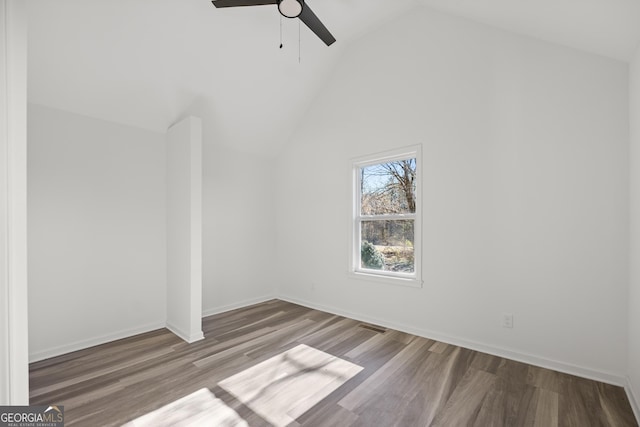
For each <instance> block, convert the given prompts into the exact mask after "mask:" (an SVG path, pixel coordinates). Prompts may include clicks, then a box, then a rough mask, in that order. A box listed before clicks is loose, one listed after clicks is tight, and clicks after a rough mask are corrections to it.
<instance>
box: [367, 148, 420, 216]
mask: <svg viewBox="0 0 640 427" xmlns="http://www.w3.org/2000/svg"><path fill="white" fill-rule="evenodd" d="M360 193H361V195H362V198H361V200H360V206H361V214H362V215H383V214H403V213H415V211H416V197H415V194H416V159H407V160H397V161H393V162H387V163H379V164H377V165H371V166H365V167H362V168H360Z"/></svg>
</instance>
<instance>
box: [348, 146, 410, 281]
mask: <svg viewBox="0 0 640 427" xmlns="http://www.w3.org/2000/svg"><path fill="white" fill-rule="evenodd" d="M352 172H353V220H352V251H351V253H352V256H351V267H350V271H351V272H352V273H353V274H355V275H356V276H358V277H362V278H368V279H374V280H384V281H388V282H392V283H398V284H405V285H410V286H421V284H422V281H421V279H420V259H421V258H420V241H421V239H420V236H421V234H420V226H421V223H420V220H421V215H420V202H421V200H420V183H421V181H420V146H413V147H408V148H405V149H402V150H396V151H393V152H387V153H381V154H377V155H374V156H368V157H363V158H359V159H355V160H353V162H352Z"/></svg>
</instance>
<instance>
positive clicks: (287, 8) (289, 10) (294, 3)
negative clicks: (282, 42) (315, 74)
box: [211, 0, 336, 46]
mask: <svg viewBox="0 0 640 427" xmlns="http://www.w3.org/2000/svg"><path fill="white" fill-rule="evenodd" d="M211 3H213V5H214V6H215V7H237V6H260V5H266V4H277V5H278V11H280V14H281V15H282V16H284V17H285V18H300V20H301V21H302V22H304V24H305V25H306V26H307V27H309V29H310V30H311V31H313V32H314V33H316V35H317V36H318V37H320V40H322V41H323V42H325V44H326V45H327V46H331V45H332V44H333V42H335V41H336V39H335V38H334V37H333V36H332V35H331V33H330V32H329V30H327V27H325V26H324V24H323V23H322V22H321V21H320V20H319V19H318V17H317V16H316V14H315V13H313V11H312V10H311V8H310V7H309V5H308V4H307V2H306V1H305V0H213V1H212V2H211Z"/></svg>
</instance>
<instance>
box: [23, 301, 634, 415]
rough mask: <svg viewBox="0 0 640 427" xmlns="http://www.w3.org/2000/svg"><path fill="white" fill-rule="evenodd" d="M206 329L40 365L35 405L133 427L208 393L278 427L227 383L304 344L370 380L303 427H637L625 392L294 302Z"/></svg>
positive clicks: (34, 367) (33, 375) (353, 383)
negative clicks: (199, 337)
mask: <svg viewBox="0 0 640 427" xmlns="http://www.w3.org/2000/svg"><path fill="white" fill-rule="evenodd" d="M203 329H204V333H205V337H206V338H205V339H204V340H203V341H199V342H197V343H194V344H191V345H189V344H186V343H184V342H183V341H181V340H180V339H179V338H177V337H176V336H174V335H173V334H172V333H170V332H168V331H167V330H164V329H162V330H158V331H154V332H150V333H147V334H142V335H138V336H135V337H131V338H127V339H124V340H119V341H115V342H112V343H109V344H104V345H101V346H97V347H93V348H90V349H86V350H82V351H78V352H74V353H70V354H67V355H64V356H60V357H56V358H52V359H48V360H45V361H42V362H37V363H33V364H31V366H30V380H31V393H30V396H31V404H32V405H49V404H59V405H64V406H65V419H66V425H68V426H72V425H73V426H92V427H93V426H103V425H105V426H106V425H122V424H124V423H126V422H128V421H130V420H132V419H135V418H137V417H139V416H142V415H144V414H147V413H149V412H151V411H154V410H156V409H158V408H160V407H162V406H164V405H167V404H169V403H171V402H174V401H176V400H177V399H180V398H182V397H184V396H187V395H189V394H191V393H194V392H196V391H198V390H200V389H202V388H208V389H209V390H210V391H211V392H213V393H214V394H215V396H216V397H217V398H219V399H221V400H222V401H223V402H224V403H226V405H227V406H228V407H230V408H232V409H234V410H235V411H236V412H237V413H238V414H239V415H240V417H242V418H243V419H244V420H246V421H247V422H248V424H249V425H250V426H258V427H259V426H269V425H270V424H269V423H268V422H267V421H266V420H265V419H264V418H263V417H261V416H260V415H258V414H257V413H256V412H254V411H253V410H251V409H250V405H251V403H250V402H244V403H243V402H241V401H239V400H238V399H236V398H235V397H234V396H233V395H231V394H230V393H228V392H227V391H225V390H224V389H223V388H222V387H221V386H220V385H219V383H221V382H222V381H223V380H225V379H227V378H229V377H231V376H233V375H236V374H238V373H240V372H242V371H244V370H246V369H248V368H251V367H253V366H255V365H257V364H258V363H261V362H264V361H267V360H268V359H271V358H273V357H274V356H276V355H278V354H281V353H283V352H285V351H288V350H291V349H293V348H294V347H296V346H299V345H300V344H305V345H306V346H309V347H312V348H314V349H317V350H320V351H322V352H325V353H328V354H329V355H333V356H337V357H339V358H341V359H343V360H345V361H348V362H350V364H355V365H358V366H360V367H362V368H363V369H361V370H358V371H357V374H354V375H355V376H353V377H352V378H351V379H349V380H348V381H346V382H345V383H344V384H342V385H341V386H340V387H339V388H337V389H335V390H333V391H332V392H330V394H328V395H327V396H326V397H324V398H323V399H322V400H321V401H320V402H319V403H317V404H316V405H315V406H313V407H312V408H311V409H310V410H308V411H306V412H305V413H303V414H302V415H300V416H299V417H297V418H296V420H295V421H293V422H292V423H291V424H289V425H290V426H292V427H295V426H331V427H335V426H363V427H365V426H366V427H373V426H375V427H378V426H380V427H382V426H447V427H450V426H482V427H485V426H544V427H552V426H579V427H587V426H616V427H622V426H637V425H638V424H637V422H636V420H635V418H634V416H633V413H632V410H631V406H630V404H629V402H628V400H627V398H626V395H625V392H624V390H623V389H622V388H621V387H615V386H612V385H608V384H603V383H599V382H596V381H591V380H586V379H583V378H579V377H575V376H572V375H567V374H563V373H559V372H555V371H551V370H547V369H543V368H538V367H535V366H530V365H527V364H524V363H519V362H514V361H511V360H507V359H503V358H500V357H496V356H491V355H488V354H483V353H478V352H476V351H472V350H468V349H465V348H461V347H456V346H451V345H447V344H444V343H440V342H437V341H432V340H429V339H425V338H421V337H416V336H413V335H409V334H406V333H402V332H398V331H394V330H385V331H384V332H382V333H381V332H378V331H376V330H375V329H376V328H368V327H362V324H361V322H357V321H355V320H351V319H347V318H344V317H340V316H334V315H332V314H328V313H323V312H320V311H317V310H311V309H308V308H305V307H301V306H298V305H295V304H290V303H287V302H283V301H278V300H273V301H269V302H266V303H263V304H258V305H255V306H251V307H247V308H243V309H239V310H234V311H231V312H227V313H223V314H219V315H215V316H210V317H207V318H205V319H204V320H203ZM383 330H384V329H383ZM247 403H248V404H247Z"/></svg>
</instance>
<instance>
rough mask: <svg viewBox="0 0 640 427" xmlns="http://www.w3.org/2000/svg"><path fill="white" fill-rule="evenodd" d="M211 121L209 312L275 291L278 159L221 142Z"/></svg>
mask: <svg viewBox="0 0 640 427" xmlns="http://www.w3.org/2000/svg"><path fill="white" fill-rule="evenodd" d="M207 130H208V129H207V123H206V122H205V139H204V148H203V150H204V154H203V155H204V165H203V175H204V177H203V188H204V192H203V259H204V263H203V314H205V315H209V314H213V313H218V312H221V311H225V310H228V309H231V308H236V307H240V306H243V305H247V304H250V303H253V302H258V301H263V300H266V299H269V298H272V297H274V289H275V277H274V271H275V267H274V265H275V262H276V251H275V246H276V243H275V240H276V233H275V223H276V220H275V200H274V199H275V189H274V179H275V163H276V162H275V160H274V159H272V158H265V157H262V156H257V155H255V154H249V153H245V152H242V151H238V150H233V149H229V148H226V147H223V146H220V145H219V144H216V143H215V141H213V140H212V139H211V138H210V135H212V132H207Z"/></svg>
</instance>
